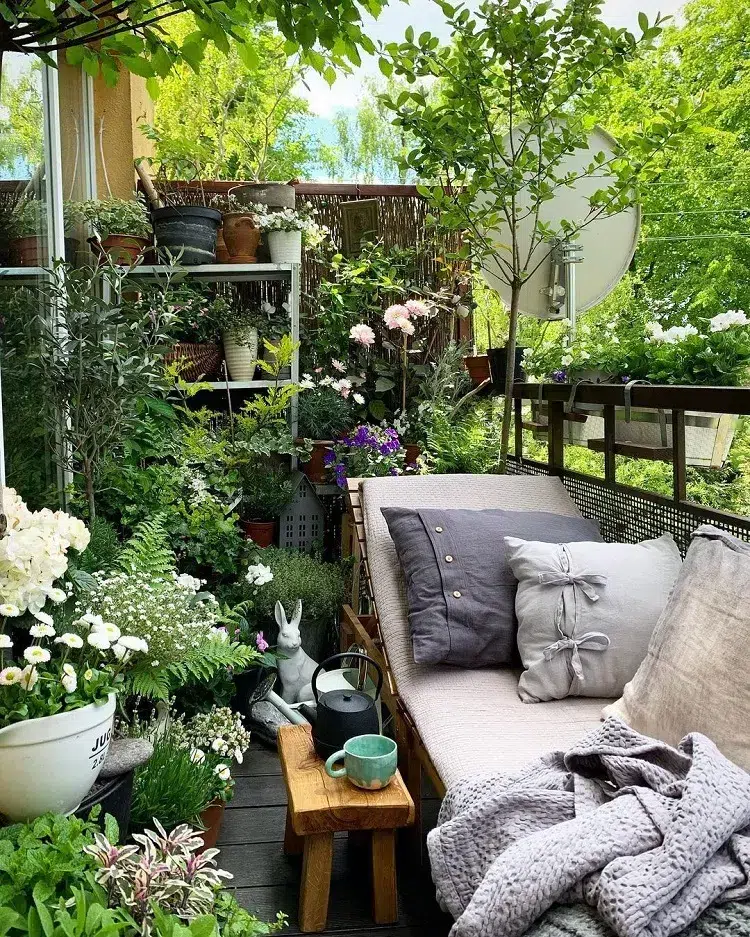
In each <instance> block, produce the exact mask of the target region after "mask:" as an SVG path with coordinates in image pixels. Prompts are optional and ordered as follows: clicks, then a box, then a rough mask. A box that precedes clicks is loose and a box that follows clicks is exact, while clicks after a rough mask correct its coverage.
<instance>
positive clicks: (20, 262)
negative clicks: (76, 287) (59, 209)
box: [9, 234, 80, 267]
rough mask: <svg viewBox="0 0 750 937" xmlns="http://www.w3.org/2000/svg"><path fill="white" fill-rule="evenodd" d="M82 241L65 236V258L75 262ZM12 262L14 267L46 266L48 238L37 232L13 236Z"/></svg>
mask: <svg viewBox="0 0 750 937" xmlns="http://www.w3.org/2000/svg"><path fill="white" fill-rule="evenodd" d="M79 246H80V242H79V241H77V240H76V239H75V238H65V259H66V261H67V262H68V263H74V261H75V258H76V251H77V250H78V248H79ZM9 247H10V257H11V264H12V265H13V266H14V267H46V266H48V264H49V260H48V258H47V239H46V238H45V237H40V236H39V235H37V234H34V235H31V237H22V238H13V239H12V240H11V241H10V245H9Z"/></svg>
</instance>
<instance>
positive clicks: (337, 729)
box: [311, 652, 383, 758]
mask: <svg viewBox="0 0 750 937" xmlns="http://www.w3.org/2000/svg"><path fill="white" fill-rule="evenodd" d="M342 658H345V659H347V660H352V659H359V660H362V661H366V662H367V663H368V664H372V665H373V667H374V668H375V669H376V670H377V672H378V683H377V688H376V690H375V698H374V699H373V697H372V696H369V695H368V694H367V693H365V692H364V691H363V690H356V689H354V687H352V688H351V689H339V690H329V691H328V692H327V693H318V686H317V680H318V674H319V673H320V672H321V670H325V668H326V667H327V666H328V665H329V664H331V663H333V662H334V661H337V660H341V659H342ZM311 684H312V691H313V696H314V697H315V703H316V704H317V716H316V719H315V724H314V725H313V729H312V736H313V742H314V743H315V751H316V752H317V753H318V754H319V755H320V757H321V758H328V756H329V755H332V754H333V753H334V752H338V751H341V749H342V748H343V747H344V742H346V741H348V740H349V739H351V738H354V736H355V735H379V734H380V720H379V719H378V710H377V707H376V705H375V701H376V700H377V699H378V697H379V696H380V691H381V690H382V689H383V671H382V670H381V669H380V667H379V666H378V664H377V662H376V661H374V660H373V659H372V658H371V657H368V656H367V654H358V653H353V652H348V653H345V654H334V655H333V657H329V658H328V659H327V660H324V661H323V663H322V664H319V665H318V667H317V668H316V670H315V673H314V674H313V676H312V681H311Z"/></svg>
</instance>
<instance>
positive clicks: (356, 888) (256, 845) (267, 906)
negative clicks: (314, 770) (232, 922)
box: [219, 745, 452, 937]
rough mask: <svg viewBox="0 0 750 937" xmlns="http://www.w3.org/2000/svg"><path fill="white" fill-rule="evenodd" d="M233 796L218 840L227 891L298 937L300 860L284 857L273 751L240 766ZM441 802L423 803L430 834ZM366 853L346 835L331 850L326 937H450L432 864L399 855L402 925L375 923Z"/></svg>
mask: <svg viewBox="0 0 750 937" xmlns="http://www.w3.org/2000/svg"><path fill="white" fill-rule="evenodd" d="M234 774H235V776H236V788H235V796H234V799H233V800H232V802H231V803H230V804H229V806H228V808H227V810H226V812H225V814H224V823H223V826H222V828H221V834H220V837H219V847H220V849H221V855H220V856H219V865H220V866H221V868H223V869H226V870H227V871H228V872H231V873H232V874H233V875H234V880H233V881H232V882H231V883H230V887H234V888H236V890H237V891H236V895H237V900H238V901H239V902H240V904H242V905H243V906H244V907H246V908H248V910H250V911H252V912H253V913H254V914H256V915H257V916H258V917H259V918H261V919H262V920H266V921H271V920H273V919H274V918H275V915H276V912H277V911H284V912H285V913H286V914H287V915H288V923H289V927H287V928H285V929H284V933H287V934H297V933H299V928H298V926H297V898H298V895H299V882H300V871H301V860H300V859H299V858H298V857H288V856H284V855H283V852H282V841H283V838H284V820H285V815H286V791H285V788H284V781H283V778H282V777H281V767H280V765H279V759H278V756H277V754H276V752H273V751H269V750H268V749H264V748H262V747H260V746H256V745H254V746H253V748H252V749H251V750H250V751H249V752H248V753H247V755H246V757H245V760H244V762H243V764H242V765H239V766H237V767H236V769H235V771H234ZM437 807H438V801H437V800H436V799H435V798H433V797H429V796H427V797H425V799H424V801H423V810H424V814H425V828H426V829H427V828H429V825H430V823H434V820H435V818H436V816H437ZM368 852H369V850H367V849H366V848H365V849H362V848H361V847H358V846H357V845H355V844H352V843H350V841H349V838H348V837H347V836H346V834H341V835H337V836H336V839H335V844H334V856H333V874H332V877H331V897H330V901H329V906H328V924H327V927H326V930H325V931H324V934H329V935H336V937H345V935H346V937H446V935H447V934H448V931H449V930H450V926H451V923H452V922H451V919H450V917H449V916H448V915H445V914H443V913H442V912H441V911H440V910H439V908H438V907H437V904H436V903H435V898H434V889H433V886H432V881H431V879H430V875H429V868H428V866H427V864H426V863H425V865H424V866H423V867H421V868H419V867H417V863H415V862H414V861H413V860H411V861H410V859H409V857H408V856H399V864H398V884H399V920H398V923H397V924H391V925H387V926H381V927H379V926H377V925H375V924H374V923H373V921H372V918H371V917H370V873H369V864H368Z"/></svg>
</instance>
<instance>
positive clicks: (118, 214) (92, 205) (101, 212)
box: [79, 198, 151, 241]
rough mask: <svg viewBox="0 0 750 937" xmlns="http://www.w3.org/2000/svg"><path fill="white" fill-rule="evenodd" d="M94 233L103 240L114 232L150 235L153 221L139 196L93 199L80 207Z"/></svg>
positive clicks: (140, 235)
mask: <svg viewBox="0 0 750 937" xmlns="http://www.w3.org/2000/svg"><path fill="white" fill-rule="evenodd" d="M79 211H80V214H81V216H82V218H83V220H84V221H86V222H88V224H89V225H90V226H91V229H92V231H93V232H94V235H95V236H96V237H98V238H99V240H101V241H103V240H105V239H106V238H108V237H110V235H113V234H124V235H131V236H135V237H148V236H149V235H150V234H151V221H150V219H149V216H148V212H147V210H146V206H145V205H144V203H143V202H142V201H141V200H140V199H138V198H132V199H124V198H106V199H91V200H90V201H87V202H81V204H80V208H79Z"/></svg>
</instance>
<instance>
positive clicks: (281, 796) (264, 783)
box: [230, 774, 286, 809]
mask: <svg viewBox="0 0 750 937" xmlns="http://www.w3.org/2000/svg"><path fill="white" fill-rule="evenodd" d="M285 804H286V787H284V779H283V778H282V777H281V775H280V774H268V775H264V776H262V777H244V778H240V777H238V778H236V780H235V786H234V797H233V798H232V800H231V803H230V806H231V807H233V808H235V809H236V808H237V807H279V806H284V805H285Z"/></svg>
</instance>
